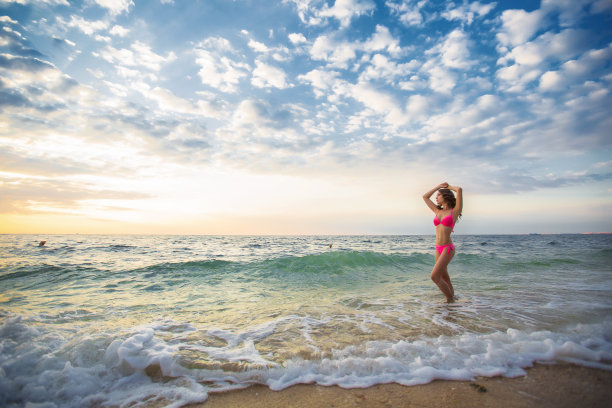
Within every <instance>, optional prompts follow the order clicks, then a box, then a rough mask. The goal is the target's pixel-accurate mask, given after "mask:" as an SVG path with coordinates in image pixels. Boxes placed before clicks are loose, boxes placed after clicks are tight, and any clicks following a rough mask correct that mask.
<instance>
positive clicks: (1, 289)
mask: <svg viewBox="0 0 612 408" xmlns="http://www.w3.org/2000/svg"><path fill="white" fill-rule="evenodd" d="M434 239H435V238H434V236H417V235H413V236H126V235H53V236H33V235H0V406H3V407H24V406H36V407H45V408H47V407H87V406H91V407H103V406H111V405H114V406H130V407H139V406H146V405H147V404H150V403H152V402H154V401H159V400H163V401H165V403H166V404H167V406H170V407H180V406H183V405H185V404H188V403H192V402H201V401H205V400H206V398H207V396H208V395H209V394H210V393H211V392H219V391H225V390H231V389H237V388H244V387H248V386H249V385H251V384H264V385H267V386H268V387H269V388H271V389H273V390H280V389H283V388H286V387H289V386H291V385H293V384H298V383H317V384H321V385H339V386H341V387H367V386H371V385H374V384H380V383H389V382H395V383H399V384H405V385H414V384H423V383H428V382H431V381H433V380H435V379H455V380H469V379H473V378H474V377H477V376H497V375H503V376H508V377H514V376H520V375H523V374H525V371H524V369H525V368H526V367H530V366H532V365H533V364H534V363H536V362H539V363H551V364H554V363H556V362H571V363H575V364H579V365H584V366H588V367H596V368H602V369H606V370H612V313H611V312H612V235H609V234H602V235H473V236H469V235H454V236H453V241H454V243H455V245H456V250H457V253H456V256H455V258H454V259H453V261H452V262H451V264H450V266H449V272H450V276H451V279H452V282H453V285H454V287H455V292H456V295H457V298H458V300H457V302H455V303H451V304H447V303H446V302H445V298H444V296H443V295H442V293H441V292H440V291H439V289H438V288H437V287H436V286H435V284H434V283H433V282H432V281H431V280H430V279H429V274H430V272H431V269H432V267H433V262H434V249H433V247H434ZM40 240H46V241H47V244H46V245H45V246H44V247H39V246H38V242H39V241H40ZM330 244H331V245H332V247H331V248H330Z"/></svg>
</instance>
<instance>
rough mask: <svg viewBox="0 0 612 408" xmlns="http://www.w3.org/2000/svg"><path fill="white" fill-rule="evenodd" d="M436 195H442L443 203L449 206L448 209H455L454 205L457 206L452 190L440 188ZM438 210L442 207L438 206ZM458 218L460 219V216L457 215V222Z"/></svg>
mask: <svg viewBox="0 0 612 408" xmlns="http://www.w3.org/2000/svg"><path fill="white" fill-rule="evenodd" d="M438 194H441V195H442V197H443V198H444V201H445V202H446V203H447V204H448V205H449V207H450V208H455V205H457V199H456V198H455V194H454V193H453V191H452V190H449V189H448V188H441V189H439V190H438ZM438 209H439V210H441V209H442V206H441V205H439V206H438ZM459 218H461V214H459V217H457V221H458V220H459Z"/></svg>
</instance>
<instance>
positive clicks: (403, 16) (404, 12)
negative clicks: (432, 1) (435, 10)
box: [385, 0, 424, 26]
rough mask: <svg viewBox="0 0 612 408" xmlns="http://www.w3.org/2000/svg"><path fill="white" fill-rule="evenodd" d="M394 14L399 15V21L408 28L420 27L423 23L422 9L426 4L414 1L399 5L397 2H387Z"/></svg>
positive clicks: (403, 2)
mask: <svg viewBox="0 0 612 408" xmlns="http://www.w3.org/2000/svg"><path fill="white" fill-rule="evenodd" d="M385 4H386V5H387V7H389V9H391V13H392V14H397V15H398V16H399V20H400V21H401V22H402V23H403V24H404V25H407V26H419V25H421V24H422V23H423V16H422V15H421V11H420V10H421V7H423V4H424V2H421V1H419V2H413V1H410V0H408V1H405V0H404V1H402V2H401V3H397V2H395V1H387V2H386V3H385Z"/></svg>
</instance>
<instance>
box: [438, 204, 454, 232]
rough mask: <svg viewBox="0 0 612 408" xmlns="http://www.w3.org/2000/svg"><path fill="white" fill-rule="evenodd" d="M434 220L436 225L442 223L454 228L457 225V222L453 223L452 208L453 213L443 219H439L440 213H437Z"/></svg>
mask: <svg viewBox="0 0 612 408" xmlns="http://www.w3.org/2000/svg"><path fill="white" fill-rule="evenodd" d="M438 212H439V211H438ZM433 222H434V225H435V226H436V227H437V226H438V225H440V224H442V225H444V226H445V227H451V228H453V227H454V226H455V224H454V223H453V209H452V208H451V213H450V214H449V215H447V216H446V217H444V218H442V221H440V220H439V219H438V213H436V215H435V216H434V219H433Z"/></svg>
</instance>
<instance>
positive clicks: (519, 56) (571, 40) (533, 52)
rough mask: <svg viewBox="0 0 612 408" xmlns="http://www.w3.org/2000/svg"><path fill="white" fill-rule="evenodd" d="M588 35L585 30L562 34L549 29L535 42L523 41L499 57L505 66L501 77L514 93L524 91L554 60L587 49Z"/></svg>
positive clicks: (548, 84)
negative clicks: (523, 42)
mask: <svg viewBox="0 0 612 408" xmlns="http://www.w3.org/2000/svg"><path fill="white" fill-rule="evenodd" d="M587 39H588V34H587V33H586V32H585V31H583V30H576V29H567V30H564V31H562V32H560V33H551V32H547V33H544V34H542V35H541V36H539V37H537V38H536V39H534V40H533V41H530V42H527V43H525V44H521V45H519V46H517V47H515V48H513V49H512V51H510V52H508V53H507V54H506V55H504V56H503V57H501V58H500V59H499V60H498V64H499V65H506V64H509V63H511V62H514V63H513V64H511V65H507V66H502V67H501V68H499V69H498V70H497V74H496V75H497V78H498V79H499V80H501V81H502V83H503V86H504V87H505V88H506V90H508V91H510V92H520V91H522V90H523V89H524V88H525V86H527V84H529V83H531V82H532V81H535V80H537V79H539V78H540V75H542V74H543V73H544V72H546V71H548V66H549V65H550V64H551V63H557V62H559V61H566V60H568V59H570V58H573V57H575V56H577V55H580V54H581V53H583V52H584V51H585V48H586V47H587V46H588V41H587ZM552 79H553V77H552V76H551V75H549V76H548V77H547V79H545V85H544V86H545V87H548V86H551V85H552V82H550V81H552Z"/></svg>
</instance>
